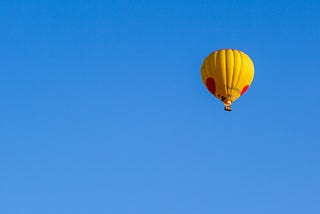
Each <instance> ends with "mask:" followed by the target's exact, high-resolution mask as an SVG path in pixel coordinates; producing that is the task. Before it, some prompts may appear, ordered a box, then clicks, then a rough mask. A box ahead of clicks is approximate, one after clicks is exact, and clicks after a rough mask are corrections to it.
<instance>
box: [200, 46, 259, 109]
mask: <svg viewBox="0 0 320 214" xmlns="http://www.w3.org/2000/svg"><path fill="white" fill-rule="evenodd" d="M201 76H202V81H203V83H204V84H205V86H206V87H207V89H208V90H209V91H210V92H211V93H212V94H213V95H214V96H215V97H216V98H218V99H219V100H221V101H222V102H223V103H224V105H225V110H227V111H231V107H230V105H231V104H232V103H233V102H234V101H235V100H236V99H238V98H239V97H240V96H242V95H243V94H244V93H245V92H246V91H247V90H248V88H249V87H250V85H251V82H252V80H253V77H254V64H253V62H252V60H251V59H250V57H249V56H248V55H247V54H245V53H243V52H242V51H239V50H234V49H222V50H217V51H215V52H213V53H211V54H210V55H209V56H207V57H206V58H205V60H204V61H203V63H202V67H201Z"/></svg>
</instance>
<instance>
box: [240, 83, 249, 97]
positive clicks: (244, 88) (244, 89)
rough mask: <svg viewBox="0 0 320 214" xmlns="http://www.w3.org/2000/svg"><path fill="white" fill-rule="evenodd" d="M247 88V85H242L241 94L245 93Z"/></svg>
mask: <svg viewBox="0 0 320 214" xmlns="http://www.w3.org/2000/svg"><path fill="white" fill-rule="evenodd" d="M248 88H249V85H246V86H244V87H243V89H242V91H241V95H242V94H244V93H246V91H247V90H248Z"/></svg>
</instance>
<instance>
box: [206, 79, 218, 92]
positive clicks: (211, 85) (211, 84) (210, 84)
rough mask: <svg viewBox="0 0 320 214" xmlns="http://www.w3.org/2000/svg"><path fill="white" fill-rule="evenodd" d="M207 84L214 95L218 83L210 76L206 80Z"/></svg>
mask: <svg viewBox="0 0 320 214" xmlns="http://www.w3.org/2000/svg"><path fill="white" fill-rule="evenodd" d="M206 86H207V88H208V90H209V91H210V92H211V93H212V94H213V95H214V93H215V92H216V84H215V82H214V80H213V79H212V78H211V77H209V78H208V79H207V80H206Z"/></svg>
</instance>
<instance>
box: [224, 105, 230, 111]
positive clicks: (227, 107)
mask: <svg viewBox="0 0 320 214" xmlns="http://www.w3.org/2000/svg"><path fill="white" fill-rule="evenodd" d="M224 110H225V111H232V108H231V107H230V106H225V107H224Z"/></svg>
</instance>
